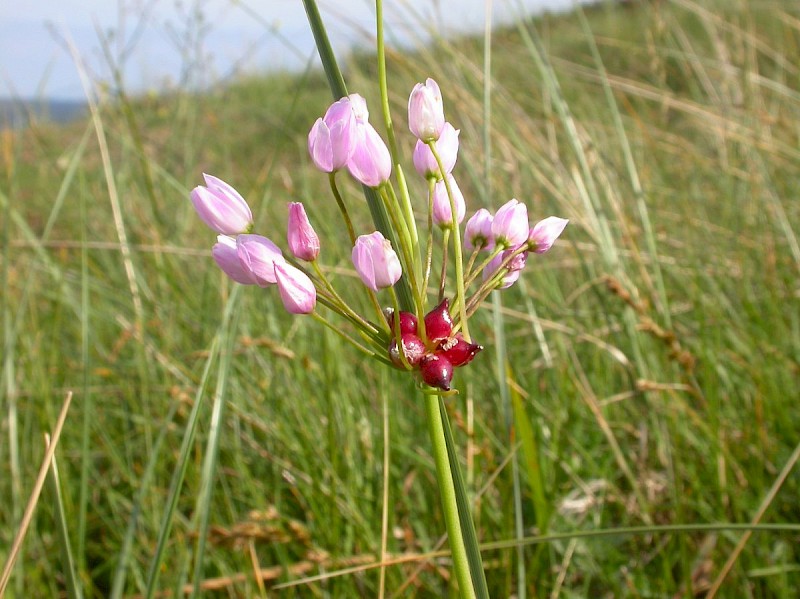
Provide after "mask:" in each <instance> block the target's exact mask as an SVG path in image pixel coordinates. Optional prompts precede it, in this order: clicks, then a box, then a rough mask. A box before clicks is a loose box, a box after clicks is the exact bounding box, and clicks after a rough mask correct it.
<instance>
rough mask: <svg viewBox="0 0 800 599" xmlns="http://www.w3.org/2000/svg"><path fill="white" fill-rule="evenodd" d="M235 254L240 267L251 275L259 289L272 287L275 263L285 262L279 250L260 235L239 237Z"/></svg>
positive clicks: (274, 281)
mask: <svg viewBox="0 0 800 599" xmlns="http://www.w3.org/2000/svg"><path fill="white" fill-rule="evenodd" d="M236 252H237V254H238V255H239V261H240V262H241V263H242V267H243V268H244V269H245V270H247V271H249V272H250V273H251V274H252V276H253V278H254V280H255V283H256V284H257V285H258V286H259V287H268V286H269V285H274V284H275V283H276V282H277V280H276V279H275V263H279V264H283V263H284V262H286V260H284V258H283V254H282V253H281V250H280V248H279V247H278V246H277V245H275V244H274V243H272V242H271V241H270V240H269V239H267V238H266V237H262V236H261V235H239V236H238V237H237V238H236Z"/></svg>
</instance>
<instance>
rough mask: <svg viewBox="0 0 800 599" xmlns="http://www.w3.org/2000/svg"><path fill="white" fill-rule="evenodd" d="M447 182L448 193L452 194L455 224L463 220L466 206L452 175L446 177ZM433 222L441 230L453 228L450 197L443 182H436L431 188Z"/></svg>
mask: <svg viewBox="0 0 800 599" xmlns="http://www.w3.org/2000/svg"><path fill="white" fill-rule="evenodd" d="M447 182H448V183H449V184H450V192H451V193H452V194H453V204H454V205H455V208H456V222H457V223H460V222H461V221H463V220H464V214H466V212H467V205H466V202H464V194H462V193H461V189H459V187H458V183H456V180H455V177H453V175H447ZM433 222H434V224H436V225H438V226H439V227H441V228H442V229H450V228H452V227H453V212H452V211H451V210H450V196H448V195H447V186H446V185H445V180H444V179H442V180H441V181H437V182H436V184H435V185H434V186H433Z"/></svg>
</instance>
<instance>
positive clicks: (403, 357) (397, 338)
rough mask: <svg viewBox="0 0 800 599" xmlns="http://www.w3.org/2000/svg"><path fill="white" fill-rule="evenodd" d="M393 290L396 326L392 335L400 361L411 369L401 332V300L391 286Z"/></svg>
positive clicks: (404, 366) (407, 368)
mask: <svg viewBox="0 0 800 599" xmlns="http://www.w3.org/2000/svg"><path fill="white" fill-rule="evenodd" d="M390 289H391V292H392V305H393V306H394V316H395V317H394V318H393V319H392V321H393V322H394V327H392V328H393V330H392V336H393V337H394V340H395V343H397V353H398V355H399V356H400V362H402V364H403V368H405V369H406V370H411V364H409V363H408V359H407V358H406V352H405V349H404V348H403V338H402V335H401V334H400V302H398V301H397V294H396V293H395V292H394V288H393V287H391V288H390Z"/></svg>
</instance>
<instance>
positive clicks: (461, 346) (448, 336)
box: [387, 299, 483, 391]
mask: <svg viewBox="0 0 800 599" xmlns="http://www.w3.org/2000/svg"><path fill="white" fill-rule="evenodd" d="M394 315H395V312H394V311H388V316H387V320H388V322H389V324H390V325H391V326H392V328H393V329H394V327H398V332H399V336H400V343H399V345H398V343H397V338H393V339H392V341H391V342H390V343H389V359H390V360H391V361H392V364H394V365H395V366H397V367H398V368H410V369H412V370H418V371H419V375H420V378H421V379H422V381H423V382H424V383H425V384H427V385H430V386H431V387H435V388H437V389H442V390H444V391H449V390H450V381H452V380H453V368H457V367H459V366H465V365H467V364H469V363H470V362H472V359H473V358H474V357H475V355H476V354H477V353H478V352H479V351H481V350H482V349H483V346H482V345H478V344H477V343H470V342H468V341H466V340H465V339H464V335H462V334H461V333H460V332H457V333H456V334H455V335H453V318H452V317H451V316H450V306H449V301H448V300H447V299H444V300H442V302H441V303H440V304H439V305H438V306H436V307H435V308H434V309H433V310H431V311H430V312H428V313H427V314H426V315H425V318H424V323H425V332H424V334H423V336H424V337H425V338H426V339H427V341H423V340H422V338H421V337H420V336H419V333H420V332H421V331H419V327H418V321H417V317H416V316H414V315H413V314H412V313H411V312H399V315H400V318H399V322H395V318H394ZM400 348H402V352H401V349H400Z"/></svg>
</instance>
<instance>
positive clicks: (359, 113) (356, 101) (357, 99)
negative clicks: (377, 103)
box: [347, 94, 369, 123]
mask: <svg viewBox="0 0 800 599" xmlns="http://www.w3.org/2000/svg"><path fill="white" fill-rule="evenodd" d="M347 97H348V98H349V99H350V105H351V106H352V108H353V114H354V115H355V117H356V120H357V121H358V122H359V123H366V122H368V121H369V110H367V101H366V100H365V99H364V98H363V97H362V96H361V95H359V94H350V95H349V96H347Z"/></svg>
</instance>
